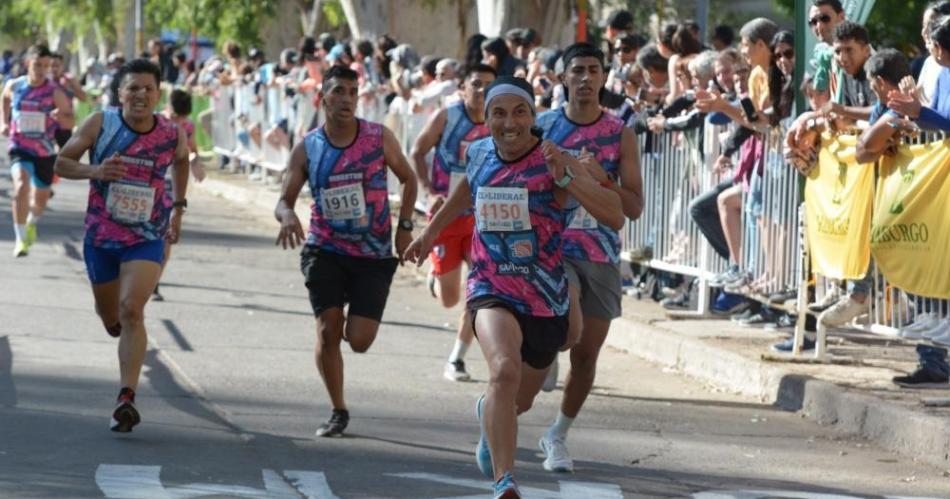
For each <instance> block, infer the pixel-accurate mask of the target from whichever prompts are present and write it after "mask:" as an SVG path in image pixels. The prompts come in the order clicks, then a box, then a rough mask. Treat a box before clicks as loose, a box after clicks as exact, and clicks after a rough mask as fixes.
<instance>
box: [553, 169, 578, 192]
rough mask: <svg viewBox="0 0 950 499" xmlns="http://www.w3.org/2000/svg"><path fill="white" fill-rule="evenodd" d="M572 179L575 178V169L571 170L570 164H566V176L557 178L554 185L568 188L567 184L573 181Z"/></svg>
mask: <svg viewBox="0 0 950 499" xmlns="http://www.w3.org/2000/svg"><path fill="white" fill-rule="evenodd" d="M571 180H574V170H571V167H570V166H565V167H564V176H563V177H561V178H560V179H555V180H554V185H556V186H558V187H560V188H561V189H567V186H568V184H570V183H571Z"/></svg>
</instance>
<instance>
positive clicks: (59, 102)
mask: <svg viewBox="0 0 950 499" xmlns="http://www.w3.org/2000/svg"><path fill="white" fill-rule="evenodd" d="M53 104H55V105H56V121H58V122H60V123H63V122H64V121H66V122H70V123H71V120H72V119H73V117H74V114H73V106H71V105H70V104H71V102H69V97H66V93H65V92H63V91H62V90H60V89H58V88H57V89H56V90H55V91H53Z"/></svg>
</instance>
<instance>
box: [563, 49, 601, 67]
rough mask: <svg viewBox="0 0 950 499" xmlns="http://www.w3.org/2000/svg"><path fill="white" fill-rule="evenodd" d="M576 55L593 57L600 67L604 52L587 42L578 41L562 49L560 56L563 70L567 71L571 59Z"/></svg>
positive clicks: (576, 56)
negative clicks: (562, 52)
mask: <svg viewBox="0 0 950 499" xmlns="http://www.w3.org/2000/svg"><path fill="white" fill-rule="evenodd" d="M578 57H593V58H595V59H597V62H599V63H600V67H601V69H603V67H604V52H603V51H602V50H600V49H599V48H597V47H595V46H593V45H591V44H589V43H587V42H578V43H575V44H573V45H571V46H569V47H567V48H566V49H564V54H563V55H562V56H561V61H562V62H563V63H564V70H565V71H567V67H568V66H569V65H570V64H571V61H572V60H574V59H575V58H578Z"/></svg>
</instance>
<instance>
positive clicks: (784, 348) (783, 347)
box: [772, 336, 815, 353]
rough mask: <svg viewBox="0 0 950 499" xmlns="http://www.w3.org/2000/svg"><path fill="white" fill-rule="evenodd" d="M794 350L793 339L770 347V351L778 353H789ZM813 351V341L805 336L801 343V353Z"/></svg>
mask: <svg viewBox="0 0 950 499" xmlns="http://www.w3.org/2000/svg"><path fill="white" fill-rule="evenodd" d="M794 348H795V338H794V337H792V338H789V339H787V340H785V341H781V342H779V343H776V344H774V345H772V350H773V351H776V352H779V353H791V352H792V350H793V349H794ZM814 349H815V340H813V339H811V338H809V337H808V336H805V337H804V338H803V341H802V350H801V351H803V352H804V351H807V350H814Z"/></svg>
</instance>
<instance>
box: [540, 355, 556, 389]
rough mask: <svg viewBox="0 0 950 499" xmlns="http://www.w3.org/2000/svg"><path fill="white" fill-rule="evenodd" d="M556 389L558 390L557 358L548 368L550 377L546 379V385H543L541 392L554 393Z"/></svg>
mask: <svg viewBox="0 0 950 499" xmlns="http://www.w3.org/2000/svg"><path fill="white" fill-rule="evenodd" d="M555 388H557V357H555V358H554V362H552V363H551V367H549V368H548V375H547V376H546V377H545V378H544V384H543V385H541V390H543V391H545V392H550V391H554V389H555Z"/></svg>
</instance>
